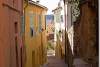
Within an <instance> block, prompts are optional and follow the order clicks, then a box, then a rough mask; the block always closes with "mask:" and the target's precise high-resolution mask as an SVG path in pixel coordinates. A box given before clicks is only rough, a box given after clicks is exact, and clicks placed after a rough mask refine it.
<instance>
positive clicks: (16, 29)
mask: <svg viewBox="0 0 100 67" xmlns="http://www.w3.org/2000/svg"><path fill="white" fill-rule="evenodd" d="M14 26H15V33H17V32H18V24H17V22H15V24H14Z"/></svg>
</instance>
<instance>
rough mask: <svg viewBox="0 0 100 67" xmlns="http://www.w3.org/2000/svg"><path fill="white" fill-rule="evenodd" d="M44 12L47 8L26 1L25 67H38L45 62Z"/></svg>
mask: <svg viewBox="0 0 100 67" xmlns="http://www.w3.org/2000/svg"><path fill="white" fill-rule="evenodd" d="M26 4H27V3H24V5H26ZM46 11H47V8H46V7H45V6H43V5H41V4H39V3H38V2H34V1H28V6H27V7H26V9H25V47H26V65H25V67H40V66H41V65H42V64H44V63H45V62H46V25H45V14H46Z"/></svg>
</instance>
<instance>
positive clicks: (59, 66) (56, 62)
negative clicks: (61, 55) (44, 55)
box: [43, 56, 67, 67]
mask: <svg viewBox="0 0 100 67" xmlns="http://www.w3.org/2000/svg"><path fill="white" fill-rule="evenodd" d="M43 67H67V64H65V62H64V61H63V60H61V59H58V58H56V57H55V56H48V62H47V64H45V65H44V66H43Z"/></svg>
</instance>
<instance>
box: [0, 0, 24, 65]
mask: <svg viewBox="0 0 100 67" xmlns="http://www.w3.org/2000/svg"><path fill="white" fill-rule="evenodd" d="M22 2H23V1H22V0H14V1H13V0H0V67H22V65H21V63H22V60H21V48H22V47H21V46H22V43H21V39H22V38H21V34H20V32H21V16H22V10H23V9H22V8H23V7H22Z"/></svg>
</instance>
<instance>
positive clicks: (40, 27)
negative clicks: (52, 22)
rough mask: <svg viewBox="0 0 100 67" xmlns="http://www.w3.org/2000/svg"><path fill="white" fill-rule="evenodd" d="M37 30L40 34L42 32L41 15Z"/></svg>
mask: <svg viewBox="0 0 100 67" xmlns="http://www.w3.org/2000/svg"><path fill="white" fill-rule="evenodd" d="M38 19H39V26H38V27H39V28H38V30H39V32H41V31H42V24H41V15H39V18H38Z"/></svg>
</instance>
